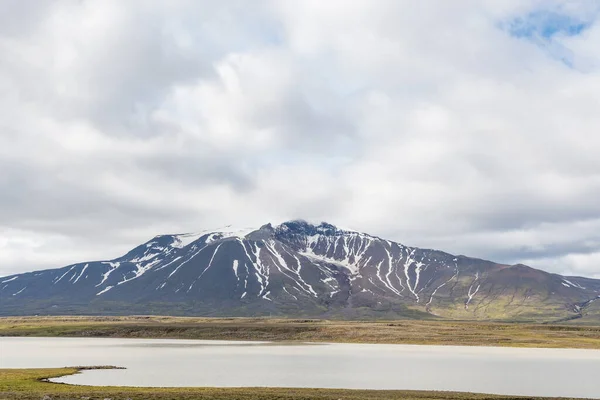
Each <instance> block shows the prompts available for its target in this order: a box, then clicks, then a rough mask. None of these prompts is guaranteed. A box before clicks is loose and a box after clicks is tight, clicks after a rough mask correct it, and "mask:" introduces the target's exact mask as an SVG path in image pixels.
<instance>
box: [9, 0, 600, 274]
mask: <svg viewBox="0 0 600 400" xmlns="http://www.w3.org/2000/svg"><path fill="white" fill-rule="evenodd" d="M0 110H1V112H2V118H0V276H2V275H9V274H12V273H18V272H24V271H31V270H37V269H45V268H54V267H60V266H64V265H67V264H70V263H75V262H82V261H86V260H98V259H100V260H105V259H112V258H115V257H118V256H120V255H121V254H124V253H125V252H126V251H127V250H129V249H130V248H133V247H134V246H136V245H138V244H140V243H143V242H145V241H147V240H149V239H150V238H152V237H153V236H155V235H157V234H166V233H180V232H194V231H202V230H205V229H211V228H218V227H222V226H224V225H229V224H232V225H234V226H240V227H247V226H256V227H258V226H261V225H263V224H265V223H267V222H272V223H279V222H283V221H286V220H290V219H305V220H309V221H315V222H319V221H327V222H330V223H333V224H336V225H339V226H342V227H348V228H352V229H355V230H359V231H363V232H367V233H370V234H374V235H377V236H381V237H384V238H386V239H390V240H395V241H398V242H401V243H403V244H406V245H410V246H418V247H424V248H435V249H440V250H444V251H448V252H450V253H453V254H465V255H469V256H473V257H478V258H484V259H491V260H494V261H497V262H502V263H519V262H520V263H525V264H528V265H531V266H533V267H536V268H540V269H544V270H547V271H551V272H557V273H563V274H572V275H583V276H590V277H597V278H600V201H599V199H600V156H599V154H600V2H598V1H555V0H497V1H480V0H460V1H452V2H451V1H446V0H419V1H417V0H411V1H403V0H390V1H387V0H328V1H321V0H302V1H292V0H279V1H261V0H256V1H251V2H250V1H241V0H221V1H219V2H215V1H202V0H170V1H153V0H128V1H121V0H103V1H86V0H79V1H75V0H73V1H51V0H43V1H35V0H31V1H21V0H3V1H2V2H0Z"/></svg>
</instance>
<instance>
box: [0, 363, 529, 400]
mask: <svg viewBox="0 0 600 400" xmlns="http://www.w3.org/2000/svg"><path fill="white" fill-rule="evenodd" d="M77 372H78V369H77V368H56V369H0V400H41V399H44V398H45V399H51V400H74V399H77V400H80V399H85V400H103V399H111V400H126V399H130V400H192V399H193V400H200V399H202V400H225V399H228V400H259V399H260V400H383V399H390V400H395V399H419V400H434V399H435V400H441V399H448V400H485V399H489V400H502V399H534V398H533V397H514V396H495V395H486V394H471V393H455V392H431V391H404V390H340V389H287V388H224V389H219V388H133V387H94V386H75V385H65V384H58V383H50V382H46V381H45V379H48V378H56V377H59V376H65V375H70V374H75V373H77Z"/></svg>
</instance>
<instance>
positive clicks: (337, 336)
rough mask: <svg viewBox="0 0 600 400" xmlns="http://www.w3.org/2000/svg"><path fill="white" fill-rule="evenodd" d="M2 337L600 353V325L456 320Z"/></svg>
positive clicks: (109, 320) (162, 324)
mask: <svg viewBox="0 0 600 400" xmlns="http://www.w3.org/2000/svg"><path fill="white" fill-rule="evenodd" d="M0 336H37V337H44V336H46V337H115V338H163V339H166V338H172V339H207V340H208V339H218V340H261V341H286V342H340V343H390V344H400V343H402V344H430V345H466V346H512V347H547V348H585V349H600V326H582V325H576V326H575V325H530V324H511V323H484V322H454V321H414V320H396V321H368V322H360V321H331V320H315V319H263V318H193V317H190V318H186V317H181V318H180V317H160V316H132V317H3V318H0Z"/></svg>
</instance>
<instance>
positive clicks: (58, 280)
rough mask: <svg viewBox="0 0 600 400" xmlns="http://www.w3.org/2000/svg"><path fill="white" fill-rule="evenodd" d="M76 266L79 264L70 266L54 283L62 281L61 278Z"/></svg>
mask: <svg viewBox="0 0 600 400" xmlns="http://www.w3.org/2000/svg"><path fill="white" fill-rule="evenodd" d="M76 266H77V265H73V266H72V267H71V268H69V270H68V271H67V272H65V273H64V274H62V275H61V276H60V278H58V279H57V280H55V281H54V284H55V285H56V284H57V283H58V282H60V280H61V279H62V278H64V277H65V275H67V274H68V273H69V272H71V271H73V268H75V267H76Z"/></svg>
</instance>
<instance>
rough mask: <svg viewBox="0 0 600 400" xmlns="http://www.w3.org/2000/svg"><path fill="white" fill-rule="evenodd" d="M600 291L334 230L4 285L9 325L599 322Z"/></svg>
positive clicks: (286, 231) (210, 238)
mask: <svg viewBox="0 0 600 400" xmlns="http://www.w3.org/2000/svg"><path fill="white" fill-rule="evenodd" d="M599 296H600V280H594V279H588V278H581V277H564V276H560V275H557V274H550V273H547V272H544V271H541V270H536V269H533V268H530V267H527V266H524V265H520V264H517V265H512V266H511V265H503V264H497V263H494V262H490V261H485V260H479V259H475V258H469V257H465V256H454V255H452V254H448V253H445V252H441V251H436V250H427V249H419V248H415V247H408V246H405V245H403V244H400V243H396V242H393V241H389V240H385V239H381V238H379V237H376V236H372V235H369V234H366V233H360V232H355V231H349V230H344V229H340V228H338V227H336V226H334V225H331V224H328V223H321V224H319V225H313V224H310V223H307V222H304V221H289V222H285V223H283V224H281V225H278V226H272V225H271V224H266V225H263V226H261V227H260V228H258V229H242V230H235V229H232V228H231V227H226V228H223V229H219V230H212V231H205V232H201V233H198V234H192V233H188V234H177V235H162V236H157V237H155V238H153V239H152V240H150V241H148V242H146V243H144V244H142V245H140V246H138V247H136V248H134V249H133V250H131V251H130V252H129V253H127V254H125V255H124V256H122V257H119V258H117V259H114V260H109V261H93V262H82V263H78V264H74V265H69V266H66V267H63V268H59V269H52V270H46V271H37V272H30V273H24V274H19V275H13V276H8V277H4V278H0V315H23V314H54V315H57V314H87V315H90V314H170V315H204V316H261V315H272V316H275V315H277V316H294V317H296V316H310V317H328V318H435V317H450V318H460V319H511V320H515V319H517V320H527V321H552V320H558V319H572V318H598V317H599V316H600V313H597V312H595V311H594V312H588V310H595V307H596V305H597V304H598V303H600V302H596V299H599V298H600V297H599Z"/></svg>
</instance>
